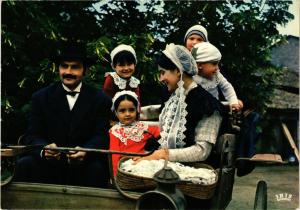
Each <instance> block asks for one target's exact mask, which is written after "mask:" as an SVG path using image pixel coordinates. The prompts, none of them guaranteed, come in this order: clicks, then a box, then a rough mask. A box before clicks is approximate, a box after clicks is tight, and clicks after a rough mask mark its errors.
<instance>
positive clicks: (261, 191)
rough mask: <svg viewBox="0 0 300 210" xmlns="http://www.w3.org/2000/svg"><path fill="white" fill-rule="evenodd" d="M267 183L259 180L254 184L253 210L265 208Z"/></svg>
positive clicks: (264, 209)
mask: <svg viewBox="0 0 300 210" xmlns="http://www.w3.org/2000/svg"><path fill="white" fill-rule="evenodd" d="M267 200H268V197H267V183H266V182H265V181H262V180H260V181H259V182H258V183H257V186H256V193H255V201H254V210H256V209H263V210H266V209H267Z"/></svg>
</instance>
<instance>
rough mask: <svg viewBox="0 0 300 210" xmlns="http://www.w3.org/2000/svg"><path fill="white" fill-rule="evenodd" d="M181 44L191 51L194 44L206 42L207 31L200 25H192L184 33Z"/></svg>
mask: <svg viewBox="0 0 300 210" xmlns="http://www.w3.org/2000/svg"><path fill="white" fill-rule="evenodd" d="M183 42H184V45H185V47H186V48H187V49H188V50H189V51H191V50H192V48H193V46H194V45H195V44H197V43H200V42H208V34H207V30H206V29H205V28H204V27H203V26H201V25H194V26H192V27H190V28H189V29H188V30H187V31H186V33H185V35H184V39H183Z"/></svg>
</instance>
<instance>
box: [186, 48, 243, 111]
mask: <svg viewBox="0 0 300 210" xmlns="http://www.w3.org/2000/svg"><path fill="white" fill-rule="evenodd" d="M192 55H193V57H194V58H195V60H196V62H197V66H198V75H195V76H194V81H195V82H196V83H197V84H199V85H201V86H202V87H203V88H204V89H205V90H207V91H208V92H209V93H210V94H212V95H213V96H214V97H215V98H217V99H219V90H218V89H220V90H221V91H222V93H223V95H224V97H225V99H226V100H227V101H228V102H229V105H230V106H231V108H233V109H236V110H237V111H239V110H241V109H242V108H243V103H242V102H241V101H240V100H238V99H237V96H236V93H235V91H234V88H233V87H232V85H231V84H230V83H229V82H228V81H227V80H226V78H225V77H224V76H223V75H222V74H221V72H220V70H219V66H218V64H219V61H220V60H221V57H222V55H221V53H220V51H219V50H218V49H217V48H216V47H215V46H214V45H212V44H210V43H209V42H202V43H198V44H196V45H194V47H193V48H192Z"/></svg>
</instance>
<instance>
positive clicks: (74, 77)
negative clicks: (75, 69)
mask: <svg viewBox="0 0 300 210" xmlns="http://www.w3.org/2000/svg"><path fill="white" fill-rule="evenodd" d="M62 77H63V79H76V78H77V76H76V75H73V74H64V75H63V76H62Z"/></svg>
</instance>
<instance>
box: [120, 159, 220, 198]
mask: <svg viewBox="0 0 300 210" xmlns="http://www.w3.org/2000/svg"><path fill="white" fill-rule="evenodd" d="M128 159H129V157H124V158H122V159H121V160H120V161H119V164H118V171H117V176H116V181H117V184H118V185H119V187H120V188H121V189H124V190H151V189H154V188H155V187H156V182H155V181H154V180H153V179H152V178H146V177H142V176H136V175H133V174H130V173H127V172H124V171H122V170H120V165H121V164H122V163H123V162H124V161H126V160H128ZM184 165H188V166H192V167H195V168H209V169H212V170H213V168H212V167H211V166H209V165H207V164H203V163H189V164H186V163H185V164H184ZM215 173H216V176H217V180H216V182H215V183H214V184H211V185H203V184H194V183H192V182H187V181H181V182H180V183H178V184H177V187H178V188H179V189H180V190H181V191H182V193H183V194H184V195H187V196H190V197H194V198H198V199H209V198H211V197H212V196H213V195H214V192H215V188H216V186H217V182H218V174H217V172H216V171H215Z"/></svg>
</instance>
